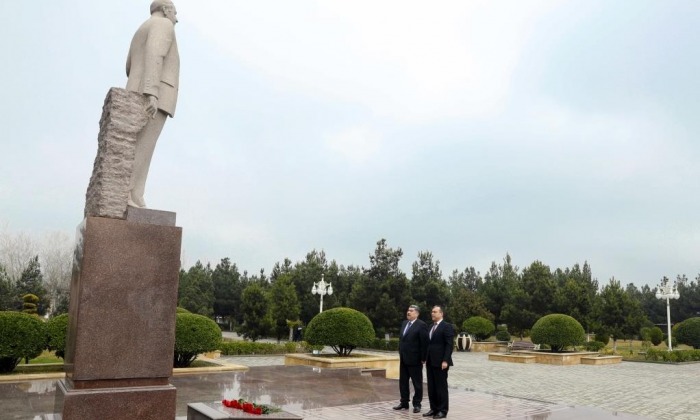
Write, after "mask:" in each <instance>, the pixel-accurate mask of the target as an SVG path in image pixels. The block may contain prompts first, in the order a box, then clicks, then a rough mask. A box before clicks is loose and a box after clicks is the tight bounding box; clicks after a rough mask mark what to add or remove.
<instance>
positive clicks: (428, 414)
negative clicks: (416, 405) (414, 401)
mask: <svg viewBox="0 0 700 420" xmlns="http://www.w3.org/2000/svg"><path fill="white" fill-rule="evenodd" d="M436 414H437V413H436V412H435V411H433V410H430V411H428V412H427V413H425V414H423V417H432V416H434V415H436Z"/></svg>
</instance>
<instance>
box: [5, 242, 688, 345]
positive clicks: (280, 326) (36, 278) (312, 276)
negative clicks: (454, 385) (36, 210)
mask: <svg viewBox="0 0 700 420" xmlns="http://www.w3.org/2000/svg"><path fill="white" fill-rule="evenodd" d="M402 258H403V251H402V250H401V248H392V247H390V246H389V245H388V244H387V241H386V240H384V239H381V240H380V241H378V242H377V244H376V247H375V249H374V252H373V253H372V254H370V255H369V265H368V266H367V267H364V266H358V265H348V266H344V265H341V264H338V263H337V262H336V261H335V260H330V261H329V260H328V259H327V257H326V254H325V253H324V252H323V251H316V250H313V251H311V252H309V253H308V254H307V255H306V257H305V259H304V260H303V261H298V262H295V263H293V262H292V261H291V260H289V259H288V258H285V259H284V260H283V261H282V262H277V263H275V264H274V267H273V268H272V270H271V272H270V273H269V274H268V273H266V272H265V271H264V270H260V272H258V273H256V274H252V275H251V274H249V273H248V272H247V271H243V272H241V270H240V269H239V268H238V266H237V265H236V264H235V263H233V262H231V260H230V259H229V258H223V259H221V261H220V262H219V263H218V264H216V265H215V266H214V267H213V268H212V267H211V265H210V264H203V263H201V262H199V261H197V263H195V264H194V265H193V266H191V267H189V268H188V269H184V268H183V269H181V271H180V278H179V282H180V284H179V293H178V304H179V306H181V307H184V308H186V309H188V310H190V311H191V312H194V313H198V314H202V315H206V316H209V317H212V318H214V319H216V320H217V321H219V322H220V324H222V325H225V326H228V328H231V329H237V330H239V331H240V332H241V333H242V334H244V335H245V336H247V337H249V338H251V339H257V338H259V337H263V336H274V337H278V338H282V337H285V336H286V335H287V334H288V332H289V328H290V327H293V326H296V325H306V324H307V323H308V322H309V321H310V320H311V319H312V318H313V317H314V316H315V315H316V314H317V313H318V311H319V296H318V295H312V294H311V289H312V286H313V284H314V282H318V281H319V280H320V279H321V276H323V278H324V279H325V280H326V281H327V282H331V283H332V285H333V294H332V295H326V296H324V308H327V309H330V308H334V307H340V306H343V307H350V308H353V309H357V310H359V311H361V312H363V313H365V314H366V315H367V316H368V317H369V318H370V320H371V321H372V323H373V325H374V327H375V331H376V332H377V335H378V336H379V337H384V334H387V333H389V334H396V333H397V332H398V327H399V325H400V323H401V321H402V320H403V318H404V316H405V310H406V308H407V307H408V305H410V304H417V305H419V306H420V307H421V308H422V309H423V311H422V313H421V317H422V318H423V319H424V320H425V321H429V308H431V307H432V306H433V305H436V304H441V305H444V307H445V309H446V313H445V314H446V316H445V318H446V320H447V321H449V322H452V323H454V324H456V325H457V326H458V327H461V325H462V323H463V322H464V321H465V320H466V319H467V318H469V317H471V316H481V317H484V318H487V319H489V320H491V321H493V322H494V323H495V324H496V325H502V324H505V325H507V327H508V330H509V331H510V333H511V334H516V335H527V333H528V330H529V329H530V328H531V327H532V325H533V324H534V322H535V321H536V320H537V319H539V318H540V317H542V316H544V315H547V314H550V313H563V314H567V315H570V316H572V317H574V318H575V319H577V320H578V321H579V322H580V323H581V324H582V325H583V326H584V328H585V329H586V330H587V331H588V332H607V333H609V334H610V335H611V336H613V337H617V338H628V337H634V336H636V335H638V334H639V330H640V328H642V327H644V326H651V325H659V326H662V327H665V325H666V308H665V302H664V301H663V300H661V299H658V298H656V296H655V293H656V288H655V287H653V288H652V287H650V286H648V285H644V286H642V287H641V288H638V287H637V286H636V285H635V284H633V283H629V284H627V285H623V284H622V283H621V282H620V281H618V280H616V279H615V278H612V279H609V281H608V282H607V283H606V284H604V285H602V286H601V285H599V284H598V280H597V279H595V278H594V277H593V276H592V273H591V268H590V266H589V265H588V263H587V262H584V263H583V265H579V264H578V263H577V264H574V265H573V266H572V267H564V268H550V267H549V266H547V265H546V264H544V263H543V262H541V261H534V262H532V263H531V264H530V265H529V266H527V267H525V268H523V269H520V268H519V267H517V266H514V265H513V262H512V259H511V256H510V255H506V256H505V257H504V258H503V260H502V261H501V263H500V264H499V263H496V262H495V261H494V262H492V263H491V266H490V267H489V269H488V270H487V271H486V272H485V273H484V274H483V275H482V274H481V273H480V272H479V271H477V270H476V269H475V268H474V267H472V266H467V267H466V268H465V269H463V270H462V271H459V270H454V271H453V272H452V273H450V274H449V275H447V276H445V275H444V274H443V273H442V271H441V269H440V262H439V261H438V260H437V259H436V258H435V257H434V256H433V254H432V253H431V252H429V251H424V252H420V253H419V254H418V255H417V257H416V260H415V261H414V262H413V263H412V265H411V272H410V273H408V274H407V273H404V272H403V271H402V270H401V269H400V268H399V263H400V262H401V259H402ZM72 261H73V252H72V241H71V239H70V238H69V237H68V236H67V235H65V234H60V233H52V234H49V235H47V236H46V237H45V238H43V240H42V241H39V242H37V241H34V240H32V239H31V238H29V237H28V236H27V235H24V234H17V235H12V234H9V233H8V232H7V231H2V232H0V310H22V308H23V304H24V303H25V302H24V301H23V299H22V297H23V296H25V295H27V294H33V295H36V296H37V297H38V299H39V301H38V304H37V305H36V306H37V312H38V314H39V315H46V314H51V315H56V314H60V313H65V312H67V310H68V299H69V284H70V274H71V265H72ZM664 280H666V281H668V279H665V278H664V279H662V281H664ZM676 283H677V287H678V291H679V293H680V298H679V299H678V300H674V301H673V303H672V305H671V318H672V321H673V322H674V323H678V322H681V321H683V320H685V319H687V318H691V317H694V316H698V315H700V275H698V276H697V277H695V279H693V280H689V279H688V278H687V277H686V276H685V275H678V276H677V277H676ZM663 329H664V330H665V328H663Z"/></svg>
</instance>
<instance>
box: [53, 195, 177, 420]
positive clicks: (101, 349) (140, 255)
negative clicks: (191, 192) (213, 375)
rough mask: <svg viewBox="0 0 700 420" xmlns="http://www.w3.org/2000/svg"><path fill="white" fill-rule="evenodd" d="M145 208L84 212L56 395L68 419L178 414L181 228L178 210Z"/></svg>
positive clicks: (138, 417)
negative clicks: (118, 214)
mask: <svg viewBox="0 0 700 420" xmlns="http://www.w3.org/2000/svg"><path fill="white" fill-rule="evenodd" d="M148 211H149V210H145V209H139V210H138V212H135V213H134V216H133V217H130V216H129V214H128V212H127V220H118V219H110V218H104V217H87V218H86V219H85V220H84V221H83V223H81V225H80V226H79V227H78V238H77V243H76V251H75V258H74V261H73V277H72V280H71V302H70V311H69V322H70V324H69V326H68V337H67V342H66V359H65V367H66V379H65V380H64V381H61V384H60V385H59V390H58V391H59V392H57V400H56V408H57V410H56V411H57V412H62V414H63V419H64V420H73V419H91V418H95V419H97V418H99V419H153V420H155V419H163V420H165V419H168V420H172V419H173V418H174V417H175V388H174V387H173V386H171V385H170V384H169V382H168V378H169V377H170V376H171V375H172V367H173V352H174V346H175V312H176V306H177V288H178V272H179V269H180V244H181V239H182V229H181V228H179V227H175V226H174V224H175V223H174V220H175V217H174V213H168V212H155V213H153V214H151V215H148V214H144V212H148ZM130 219H131V220H130ZM154 223H160V224H154Z"/></svg>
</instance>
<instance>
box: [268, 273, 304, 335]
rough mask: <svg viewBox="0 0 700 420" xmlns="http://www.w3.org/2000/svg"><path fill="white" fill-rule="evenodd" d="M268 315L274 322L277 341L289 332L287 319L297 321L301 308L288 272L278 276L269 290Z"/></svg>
mask: <svg viewBox="0 0 700 420" xmlns="http://www.w3.org/2000/svg"><path fill="white" fill-rule="evenodd" d="M269 301H270V315H271V316H272V321H273V323H274V330H275V335H276V337H277V341H278V342H279V341H280V340H281V339H282V337H284V336H286V335H287V334H288V333H289V327H288V325H287V322H288V321H297V320H298V319H299V314H300V313H301V308H300V307H299V299H298V298H297V291H296V289H295V288H294V283H292V279H291V275H290V274H283V275H281V276H280V277H278V278H277V279H276V280H275V281H274V282H273V283H272V286H271V287H270V290H269Z"/></svg>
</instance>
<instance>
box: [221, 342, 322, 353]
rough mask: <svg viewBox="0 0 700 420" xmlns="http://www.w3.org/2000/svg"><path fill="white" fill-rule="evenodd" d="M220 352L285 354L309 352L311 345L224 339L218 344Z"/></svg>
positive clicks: (305, 343)
mask: <svg viewBox="0 0 700 420" xmlns="http://www.w3.org/2000/svg"><path fill="white" fill-rule="evenodd" d="M219 350H221V354H223V355H225V356H240V355H245V354H285V353H298V352H305V353H308V352H311V350H312V348H311V346H310V345H309V344H308V343H307V342H305V341H301V342H298V343H295V342H288V343H284V344H275V343H257V342H253V341H224V342H222V343H221V344H220V345H219Z"/></svg>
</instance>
